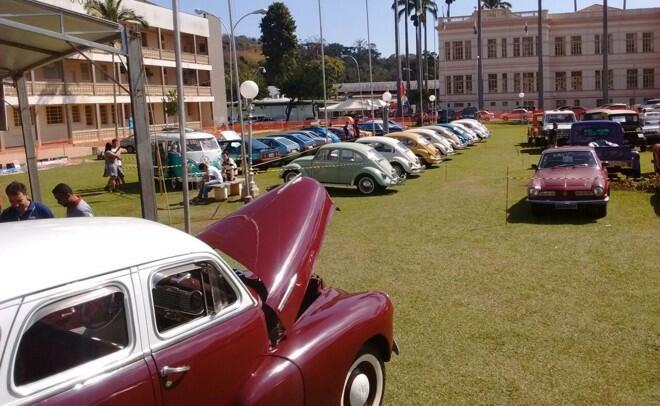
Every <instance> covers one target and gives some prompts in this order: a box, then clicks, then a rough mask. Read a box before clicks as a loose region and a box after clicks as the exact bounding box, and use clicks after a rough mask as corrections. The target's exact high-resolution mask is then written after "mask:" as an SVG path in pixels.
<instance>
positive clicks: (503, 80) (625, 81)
mask: <svg viewBox="0 0 660 406" xmlns="http://www.w3.org/2000/svg"><path fill="white" fill-rule="evenodd" d="M537 18H538V14H537V12H536V11H532V12H516V13H514V12H511V11H509V10H506V9H497V10H484V11H482V45H483V46H482V50H481V53H479V52H477V35H476V34H475V27H476V13H474V14H473V15H471V16H463V17H451V18H444V19H442V18H441V19H440V20H439V24H438V28H439V31H438V35H439V40H440V42H439V43H440V52H439V58H440V63H439V68H440V75H441V80H440V96H441V97H440V99H441V105H442V106H445V105H449V106H450V107H452V108H460V107H464V106H467V105H476V101H477V91H478V87H477V86H478V85H479V84H478V83H477V57H478V55H481V58H482V64H483V82H482V86H483V91H484V107H485V108H488V109H494V110H504V109H509V108H513V107H516V106H520V105H526V106H530V105H535V106H538V97H539V95H538V86H537V83H538V82H537V81H538V80H539V79H542V80H543V87H544V102H545V108H554V107H558V106H563V105H567V104H568V105H581V106H585V107H595V106H598V105H601V104H604V103H605V101H604V100H602V94H603V92H602V65H603V55H602V49H603V41H602V40H603V38H602V33H603V9H602V6H600V5H592V6H590V7H587V8H585V9H582V10H578V11H577V12H574V13H556V14H552V13H548V12H547V11H543V16H542V36H541V41H542V45H543V70H542V73H541V77H540V78H539V74H538V57H537V46H536V41H537V33H538V25H537V21H538V19H537ZM658 22H660V8H644V9H628V10H621V9H616V8H610V9H609V10H608V38H607V41H608V65H609V66H608V70H609V75H608V82H609V98H610V100H609V102H620V103H627V104H630V105H634V104H637V103H642V102H643V101H644V100H645V99H649V98H654V97H659V96H660V30H659V29H658ZM520 93H524V98H523V99H520V98H519V94H520Z"/></svg>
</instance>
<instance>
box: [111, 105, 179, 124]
mask: <svg viewBox="0 0 660 406" xmlns="http://www.w3.org/2000/svg"><path fill="white" fill-rule="evenodd" d="M186 111H189V110H187V109H186ZM110 113H111V114H112V120H111V121H112V124H115V119H116V118H117V114H116V113H115V105H114V104H112V105H110Z"/></svg>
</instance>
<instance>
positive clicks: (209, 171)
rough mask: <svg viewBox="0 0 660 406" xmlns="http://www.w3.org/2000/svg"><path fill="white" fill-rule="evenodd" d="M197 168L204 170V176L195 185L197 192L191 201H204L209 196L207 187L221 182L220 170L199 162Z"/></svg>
mask: <svg viewBox="0 0 660 406" xmlns="http://www.w3.org/2000/svg"><path fill="white" fill-rule="evenodd" d="M199 169H200V170H201V171H203V172H204V176H203V177H202V180H201V181H200V182H199V184H198V185H197V186H198V189H199V193H198V194H197V197H196V198H195V199H193V203H202V202H206V199H208V197H209V189H210V188H211V186H213V185H219V184H221V183H222V173H220V170H218V168H216V167H215V166H213V165H207V164H205V163H201V164H199Z"/></svg>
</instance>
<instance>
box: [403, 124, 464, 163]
mask: <svg viewBox="0 0 660 406" xmlns="http://www.w3.org/2000/svg"><path fill="white" fill-rule="evenodd" d="M408 131H409V132H414V133H417V134H419V135H421V136H422V137H424V138H426V139H427V140H428V141H429V142H430V143H431V144H433V146H434V147H436V148H437V149H439V150H440V152H441V153H442V155H444V156H448V155H453V154H455V153H456V152H455V151H454V148H452V146H451V144H450V143H449V141H447V140H446V139H445V138H444V137H441V136H439V135H438V134H437V133H436V132H435V131H433V130H427V129H423V128H413V129H410V130H408Z"/></svg>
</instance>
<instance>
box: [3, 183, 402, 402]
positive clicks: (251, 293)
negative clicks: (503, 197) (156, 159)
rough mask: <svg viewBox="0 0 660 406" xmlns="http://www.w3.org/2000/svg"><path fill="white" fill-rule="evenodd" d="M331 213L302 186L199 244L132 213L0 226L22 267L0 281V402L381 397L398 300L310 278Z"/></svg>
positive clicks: (223, 225)
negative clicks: (116, 249)
mask: <svg viewBox="0 0 660 406" xmlns="http://www.w3.org/2000/svg"><path fill="white" fill-rule="evenodd" d="M334 211H335V206H334V205H333V203H332V201H331V200H330V197H329V196H328V194H327V193H326V192H325V190H324V189H323V187H322V186H321V185H319V184H318V182H316V181H314V180H312V179H305V178H301V179H297V180H295V181H294V182H290V183H289V184H287V185H283V186H281V187H279V188H278V189H276V190H274V191H272V192H270V193H268V194H266V195H264V196H263V197H261V198H259V199H257V200H256V201H254V202H252V203H251V204H249V205H246V206H244V207H242V208H241V209H239V210H237V211H236V212H234V213H233V214H231V215H229V216H228V217H227V218H225V219H223V220H221V221H219V222H218V223H215V224H214V225H212V226H210V227H209V228H208V229H206V230H205V231H203V232H202V233H201V234H200V235H199V236H198V238H195V237H192V236H189V235H187V234H185V233H183V232H180V231H178V230H175V229H173V228H170V227H167V226H164V225H161V224H158V223H154V222H149V221H146V220H139V219H134V218H92V219H89V218H85V219H52V220H38V221H25V222H16V223H4V224H0V233H2V235H11V236H12V238H9V239H7V240H6V241H4V242H3V244H2V246H1V247H0V253H1V255H2V259H3V264H4V266H5V269H13V270H15V271H16V272H15V274H14V276H12V278H11V283H5V284H3V285H2V286H1V287H0V304H1V305H0V329H1V331H2V335H1V336H0V345H2V348H3V349H4V351H3V353H2V355H1V358H0V373H1V374H2V375H3V376H2V383H1V384H0V403H1V404H3V405H10V404H11V405H17V404H21V405H23V404H30V405H33V404H39V405H45V404H48V405H82V404H89V405H91V404H94V405H182V404H195V405H221V406H222V405H227V406H229V405H264V406H266V405H293V406H297V405H314V406H316V405H328V406H336V405H345V406H349V405H365V404H368V405H379V404H381V401H382V399H383V391H384V383H385V371H384V362H386V361H388V360H389V359H390V356H391V353H392V352H393V351H397V348H396V344H395V343H394V340H393V338H392V312H393V309H392V303H391V302H390V299H389V298H388V297H387V295H385V294H383V293H380V292H364V293H357V294H350V293H347V292H344V291H341V290H338V289H335V288H332V287H328V286H325V285H324V283H323V281H322V280H321V278H320V277H318V276H317V275H316V274H315V273H314V270H313V269H314V262H315V259H316V256H317V254H318V252H319V249H320V247H321V244H322V240H323V237H324V235H325V232H326V229H327V226H328V224H329V221H330V218H331V216H332V214H333V212H334ZM273 213H277V215H273ZM120 240H121V241H123V245H124V249H123V250H122V253H121V255H113V254H108V251H107V246H106V245H105V244H103V242H104V241H120ZM26 241H29V243H28V244H26V243H25V242H26ZM37 251H38V252H39V255H35V252H37ZM225 256H227V257H230V258H232V259H233V261H235V262H236V263H240V264H242V266H244V267H245V268H246V270H237V269H233V268H232V267H231V266H230V265H229V262H228V260H225V259H224V258H225ZM232 263H234V262H232ZM26 270H29V271H26Z"/></svg>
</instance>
